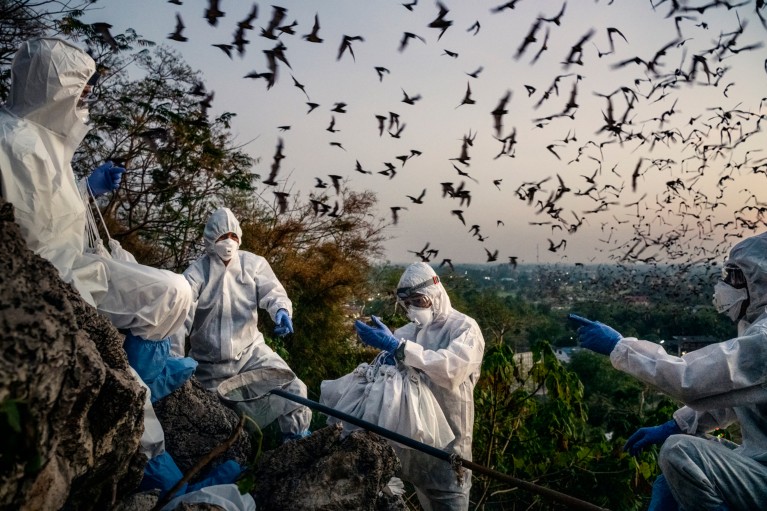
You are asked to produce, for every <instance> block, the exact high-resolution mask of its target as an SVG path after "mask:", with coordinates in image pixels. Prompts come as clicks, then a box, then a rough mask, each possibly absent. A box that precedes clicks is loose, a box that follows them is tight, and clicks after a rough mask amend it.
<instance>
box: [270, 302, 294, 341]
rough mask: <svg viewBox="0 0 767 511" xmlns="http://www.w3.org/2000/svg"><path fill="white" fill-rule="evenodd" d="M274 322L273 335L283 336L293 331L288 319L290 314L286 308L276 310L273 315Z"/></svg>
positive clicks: (291, 323)
mask: <svg viewBox="0 0 767 511" xmlns="http://www.w3.org/2000/svg"><path fill="white" fill-rule="evenodd" d="M274 322H275V323H276V325H277V326H275V327H274V333H275V335H279V336H280V337H285V336H286V335H288V334H292V333H293V322H292V321H291V320H290V315H289V314H288V311H287V310H285V309H280V310H278V311H277V314H275V315H274Z"/></svg>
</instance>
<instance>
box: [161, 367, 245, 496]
mask: <svg viewBox="0 0 767 511" xmlns="http://www.w3.org/2000/svg"><path fill="white" fill-rule="evenodd" d="M154 411H155V413H156V414H157V418H158V419H159V420H160V424H162V428H163V430H164V431H166V434H165V450H166V451H168V452H169V453H170V454H171V456H173V460H174V461H175V462H176V465H178V468H179V469H181V471H182V472H186V471H187V470H189V469H190V468H191V467H193V466H194V465H195V464H196V463H197V461H198V460H199V459H200V458H202V457H203V456H205V455H206V454H208V453H209V452H210V451H211V450H212V449H213V448H214V447H216V446H217V445H219V444H222V443H223V442H224V441H225V440H226V439H227V438H229V436H230V435H231V434H232V431H234V428H235V426H237V423H238V422H239V420H240V418H239V416H238V415H237V413H236V412H235V411H234V410H232V409H230V408H227V407H226V406H225V405H224V404H222V403H221V401H219V399H218V396H217V395H216V394H214V393H212V392H209V391H207V390H205V388H204V387H203V386H202V385H200V383H199V382H198V381H197V379H196V378H195V377H194V376H193V377H192V378H191V379H190V380H189V381H188V382H186V383H185V384H184V385H183V386H182V387H181V388H179V389H177V390H176V391H175V392H173V393H172V394H170V395H168V396H166V397H165V398H164V399H162V400H160V401H159V402H157V403H155V405H154ZM250 456H251V446H250V439H249V437H248V435H247V434H242V435H240V438H239V439H238V440H237V442H235V443H234V445H233V446H232V447H231V448H230V449H229V450H228V451H227V452H226V453H224V454H223V455H221V456H219V457H218V458H217V459H215V460H213V461H212V462H211V463H210V465H209V466H208V467H207V468H206V469H204V470H202V471H201V473H200V474H199V475H204V474H205V472H206V471H207V470H209V469H210V468H213V467H215V466H217V465H220V464H221V463H223V462H224V461H226V460H230V459H233V460H236V461H237V462H238V463H240V464H244V463H245V462H246V461H247V460H248V458H250ZM194 480H196V479H193V481H194Z"/></svg>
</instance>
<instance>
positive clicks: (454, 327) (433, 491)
mask: <svg viewBox="0 0 767 511" xmlns="http://www.w3.org/2000/svg"><path fill="white" fill-rule="evenodd" d="M397 302H398V303H399V304H401V305H402V306H403V307H404V308H405V310H406V311H407V317H408V319H410V321H411V323H408V324H407V325H405V326H403V327H402V328H399V329H397V330H395V331H394V333H392V332H391V331H390V330H389V328H387V327H386V325H384V324H383V323H381V321H380V320H379V319H378V318H376V317H373V322H374V323H375V326H369V325H367V324H365V323H363V322H362V321H359V320H358V321H356V322H355V328H356V330H357V334H358V335H359V338H360V340H362V342H364V343H365V344H367V345H369V346H372V347H374V348H378V349H380V350H384V351H387V352H389V354H391V355H393V356H394V358H395V359H396V360H397V361H398V362H399V363H401V364H405V365H407V366H410V367H412V368H414V369H416V370H418V371H419V372H420V373H421V375H422V380H421V381H425V382H426V384H427V385H428V387H429V390H431V391H432V393H433V394H434V397H435V398H436V399H437V402H438V403H439V405H440V406H441V407H442V411H443V412H444V414H445V417H446V418H447V422H448V423H449V424H450V429H451V430H452V431H453V434H454V435H455V440H453V442H451V443H450V444H449V445H448V447H447V450H448V451H451V452H453V453H455V454H458V455H459V456H461V457H462V458H463V459H465V460H469V461H471V438H472V433H473V429H474V386H475V385H476V384H477V380H478V379H479V372H480V368H481V366H482V357H483V356H484V349H485V340H484V338H483V337H482V332H481V331H480V329H479V326H478V325H477V322H476V321H474V319H472V318H470V317H469V316H467V315H465V314H462V313H460V312H458V311H457V310H455V309H453V307H452V306H451V305H450V298H449V297H448V295H447V291H445V288H444V287H443V286H442V284H441V283H440V280H439V277H438V276H437V274H436V273H435V272H434V270H433V269H432V267H431V266H429V265H428V264H426V263H413V264H411V265H410V266H408V267H407V268H406V269H405V272H404V273H403V274H402V277H401V278H400V280H399V284H398V285H397ZM400 461H401V463H402V479H404V480H406V481H410V482H411V483H412V484H413V486H415V488H416V491H417V493H418V500H419V502H420V503H421V506H423V507H424V509H427V510H429V511H448V510H449V511H459V510H463V511H465V510H468V509H469V491H470V489H471V470H468V469H463V470H462V473H461V474H457V473H456V471H455V470H454V469H453V468H452V467H451V466H450V464H449V463H446V462H445V461H443V460H440V459H437V458H434V457H431V456H429V455H427V454H424V453H422V452H420V451H417V450H415V449H402V451H401V454H400Z"/></svg>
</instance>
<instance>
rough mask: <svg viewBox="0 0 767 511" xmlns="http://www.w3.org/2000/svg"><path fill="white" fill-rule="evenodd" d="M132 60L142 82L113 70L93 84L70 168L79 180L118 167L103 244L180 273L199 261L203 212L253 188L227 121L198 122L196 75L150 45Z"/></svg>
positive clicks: (200, 95)
mask: <svg viewBox="0 0 767 511" xmlns="http://www.w3.org/2000/svg"><path fill="white" fill-rule="evenodd" d="M133 59H135V61H136V63H137V64H138V65H139V67H140V68H141V69H142V70H143V71H144V72H145V73H146V74H145V76H144V77H143V78H141V79H139V80H135V81H131V80H129V79H128V78H127V77H126V76H125V73H123V72H117V73H115V74H112V75H110V76H109V78H108V79H107V80H106V81H107V83H105V84H104V85H102V86H101V87H100V91H99V99H98V101H97V102H96V103H95V104H94V105H93V106H92V108H91V122H92V124H93V126H94V127H93V129H91V131H90V132H89V133H88V135H87V136H86V138H85V141H84V142H83V144H82V145H81V147H80V149H79V150H78V152H77V154H76V156H75V161H74V162H73V165H74V168H75V171H76V172H77V173H78V174H79V175H86V174H87V173H88V172H89V171H90V170H91V169H93V168H94V167H95V166H97V165H99V164H100V163H102V162H103V161H106V160H112V161H115V162H117V163H119V164H121V165H124V166H125V167H126V169H127V171H126V173H125V174H124V175H123V183H122V184H121V186H120V188H119V190H117V191H116V193H114V194H112V195H110V196H109V199H108V203H106V204H105V206H104V208H103V211H104V217H105V219H106V221H107V226H108V228H109V230H110V233H111V235H112V237H114V238H115V239H117V240H118V241H120V242H121V243H122V244H123V246H124V247H125V248H126V249H128V250H129V251H130V252H132V253H133V254H134V255H135V256H136V258H137V259H138V260H139V261H140V262H142V263H144V264H148V265H150V266H157V267H164V268H168V269H174V270H176V271H180V270H183V269H185V268H186V267H187V266H188V264H189V263H190V262H191V261H192V260H193V259H194V258H195V257H197V255H199V252H200V248H201V236H202V228H203V226H204V225H205V222H206V220H207V217H208V215H209V214H210V213H211V212H212V211H213V210H214V209H215V208H216V207H217V206H219V205H222V204H226V203H227V202H228V201H230V200H234V199H233V198H234V197H236V196H237V195H238V194H242V193H246V192H249V191H251V190H252V189H253V182H254V180H255V178H256V177H257V176H256V175H255V174H253V173H251V170H250V169H251V167H252V166H253V164H254V162H255V160H254V159H253V158H252V157H251V156H249V155H248V154H246V153H245V152H243V151H242V150H241V149H240V148H238V147H235V146H234V144H233V141H232V135H231V133H230V132H229V128H230V121H231V119H232V117H233V116H234V114H231V113H224V114H221V115H220V116H218V117H216V118H213V119H209V118H208V116H207V114H206V112H205V111H204V109H203V108H202V107H201V104H200V103H201V101H204V97H205V95H206V93H205V92H199V91H200V88H201V83H202V82H201V79H200V77H199V74H198V73H196V72H194V71H192V69H191V68H190V67H189V66H188V65H187V64H186V63H185V62H184V61H183V60H182V59H181V58H180V57H179V56H178V55H177V54H176V53H174V52H172V51H171V50H169V49H167V48H164V47H157V48H155V49H154V50H153V51H151V52H150V51H148V50H143V51H141V52H139V53H138V54H137V55H135V56H134V57H133ZM106 61H107V62H108V63H109V67H113V68H116V67H118V66H119V67H122V66H124V65H125V62H124V61H123V60H119V59H117V60H115V59H111V58H108V59H106Z"/></svg>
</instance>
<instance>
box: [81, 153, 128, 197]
mask: <svg viewBox="0 0 767 511" xmlns="http://www.w3.org/2000/svg"><path fill="white" fill-rule="evenodd" d="M123 172H125V169H124V168H122V167H117V166H115V164H114V163H112V162H111V161H108V162H106V163H104V164H103V165H100V166H99V167H97V168H96V169H95V170H94V171H93V172H91V175H90V176H88V186H89V187H90V189H91V191H92V192H93V195H94V196H96V197H98V196H99V195H103V194H105V193H107V192H111V191H112V190H117V187H118V186H120V180H121V179H122V176H123Z"/></svg>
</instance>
